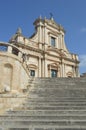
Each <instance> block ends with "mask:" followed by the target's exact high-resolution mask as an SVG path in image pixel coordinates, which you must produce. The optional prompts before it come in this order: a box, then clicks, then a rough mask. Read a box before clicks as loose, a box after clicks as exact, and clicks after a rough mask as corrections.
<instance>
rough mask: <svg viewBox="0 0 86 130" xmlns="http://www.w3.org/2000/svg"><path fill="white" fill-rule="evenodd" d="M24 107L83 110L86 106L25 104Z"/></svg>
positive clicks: (31, 108)
mask: <svg viewBox="0 0 86 130" xmlns="http://www.w3.org/2000/svg"><path fill="white" fill-rule="evenodd" d="M22 108H24V109H28V110H81V109H84V110H85V109H86V106H72V107H71V106H38V105H37V106H35V105H32V106H23V107H22Z"/></svg>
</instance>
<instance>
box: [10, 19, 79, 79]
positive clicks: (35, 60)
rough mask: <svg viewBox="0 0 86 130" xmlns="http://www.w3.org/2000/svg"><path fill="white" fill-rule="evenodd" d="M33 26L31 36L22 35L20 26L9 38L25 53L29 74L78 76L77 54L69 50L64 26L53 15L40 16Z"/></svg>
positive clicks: (11, 42)
mask: <svg viewBox="0 0 86 130" xmlns="http://www.w3.org/2000/svg"><path fill="white" fill-rule="evenodd" d="M34 26H35V32H34V33H33V35H32V36H31V37H30V38H26V37H25V36H23V34H22V30H21V29H20V28H19V29H18V30H17V32H16V34H15V35H14V36H13V37H12V38H11V39H10V41H9V43H10V44H12V45H15V46H16V47H17V48H19V49H20V50H21V51H22V52H23V53H24V54H25V60H26V62H27V66H28V68H29V72H30V76H35V77H79V60H78V56H77V55H76V54H72V53H70V52H69V51H68V49H67V47H66V45H65V40H64V37H65V30H64V28H63V27H62V26H61V25H59V24H57V23H56V22H55V21H54V19H53V17H51V18H50V19H46V18H44V19H42V18H41V17H40V18H37V19H36V20H35V22H34ZM15 53H16V54H17V52H15Z"/></svg>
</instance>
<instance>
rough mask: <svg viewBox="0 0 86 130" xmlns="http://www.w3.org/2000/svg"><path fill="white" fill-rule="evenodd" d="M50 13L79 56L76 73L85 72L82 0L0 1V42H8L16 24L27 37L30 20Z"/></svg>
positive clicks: (85, 31) (85, 15)
mask: <svg viewBox="0 0 86 130" xmlns="http://www.w3.org/2000/svg"><path fill="white" fill-rule="evenodd" d="M50 12H52V13H53V17H54V20H55V21H56V22H57V23H59V24H61V25H62V26H63V27H64V28H65V30H66V35H65V42H66V46H67V48H68V49H69V51H70V52H72V53H73V52H74V53H75V54H78V55H79V58H80V61H81V63H80V73H83V72H86V0H0V41H5V42H7V41H9V39H10V37H11V36H12V35H13V34H14V33H15V32H16V30H17V28H18V27H21V28H22V31H23V35H25V36H27V37H29V36H31V34H32V33H33V32H34V26H33V22H34V20H35V19H36V18H38V17H39V16H40V15H41V16H42V17H43V18H44V17H45V16H46V17H47V18H49V17H50V15H49V14H50Z"/></svg>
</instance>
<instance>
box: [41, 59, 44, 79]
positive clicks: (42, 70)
mask: <svg viewBox="0 0 86 130" xmlns="http://www.w3.org/2000/svg"><path fill="white" fill-rule="evenodd" d="M41 67H42V69H41V74H42V77H44V58H43V59H42V65H41Z"/></svg>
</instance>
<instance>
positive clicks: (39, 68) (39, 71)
mask: <svg viewBox="0 0 86 130" xmlns="http://www.w3.org/2000/svg"><path fill="white" fill-rule="evenodd" d="M38 60H39V61H38V62H39V72H38V73H39V74H38V75H39V77H41V57H39V59H38Z"/></svg>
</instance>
